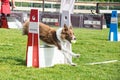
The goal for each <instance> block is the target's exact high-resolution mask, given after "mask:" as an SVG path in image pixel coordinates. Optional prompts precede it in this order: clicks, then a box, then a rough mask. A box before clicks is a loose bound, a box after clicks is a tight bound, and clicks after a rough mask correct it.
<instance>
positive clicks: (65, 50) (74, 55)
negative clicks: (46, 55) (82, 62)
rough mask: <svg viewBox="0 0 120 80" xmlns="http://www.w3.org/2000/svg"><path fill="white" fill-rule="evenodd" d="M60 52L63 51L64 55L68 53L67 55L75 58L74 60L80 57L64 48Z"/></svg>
mask: <svg viewBox="0 0 120 80" xmlns="http://www.w3.org/2000/svg"><path fill="white" fill-rule="evenodd" d="M62 50H63V51H64V52H66V53H69V54H70V55H71V56H73V57H76V58H78V57H80V54H75V53H73V52H72V51H70V50H67V49H66V48H64V47H62Z"/></svg>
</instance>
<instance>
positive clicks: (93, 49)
mask: <svg viewBox="0 0 120 80" xmlns="http://www.w3.org/2000/svg"><path fill="white" fill-rule="evenodd" d="M74 32H75V35H76V37H77V43H75V44H73V45H72V48H73V52H75V53H80V54H81V57H80V58H78V59H76V58H73V62H75V63H77V64H78V65H77V66H76V67H73V66H69V65H55V66H54V67H50V68H41V69H38V68H27V67H26V65H25V58H26V53H25V52H26V43H27V36H22V31H21V30H17V29H0V80H120V75H119V74H120V42H110V41H108V32H109V29H103V30H91V29H82V28H75V29H74ZM108 60H118V62H115V63H108V64H99V65H86V64H87V63H91V62H100V61H108Z"/></svg>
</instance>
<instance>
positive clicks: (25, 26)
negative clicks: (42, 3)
mask: <svg viewBox="0 0 120 80" xmlns="http://www.w3.org/2000/svg"><path fill="white" fill-rule="evenodd" d="M28 29H29V19H28V20H26V21H25V22H24V23H23V29H22V34H23V35H28Z"/></svg>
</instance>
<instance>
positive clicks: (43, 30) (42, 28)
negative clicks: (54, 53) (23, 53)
mask: <svg viewBox="0 0 120 80" xmlns="http://www.w3.org/2000/svg"><path fill="white" fill-rule="evenodd" d="M29 23H30V22H29V21H28V20H27V21H26V22H25V23H24V24H23V35H28V28H29ZM39 33H40V35H39V38H40V40H42V41H43V42H44V43H46V44H47V45H48V46H56V47H57V48H58V49H59V50H60V51H62V53H63V54H64V56H65V57H66V58H67V61H68V63H69V64H70V65H72V66H75V65H76V64H75V63H72V62H71V61H70V59H69V58H68V57H67V56H66V54H65V53H69V54H70V55H71V56H73V57H79V56H80V54H75V53H73V52H72V51H70V50H68V49H66V48H65V44H66V43H67V42H69V43H70V44H71V43H72V42H75V41H76V38H75V35H74V33H73V30H72V27H71V26H70V27H67V26H66V24H64V27H63V28H59V29H57V30H56V29H54V28H51V27H50V26H48V25H46V24H44V23H41V22H40V23H39Z"/></svg>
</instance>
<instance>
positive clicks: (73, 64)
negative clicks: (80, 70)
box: [61, 50, 76, 66]
mask: <svg viewBox="0 0 120 80" xmlns="http://www.w3.org/2000/svg"><path fill="white" fill-rule="evenodd" d="M61 52H62V53H63V55H64V57H65V58H66V59H67V62H68V63H69V64H70V65H72V66H76V64H75V63H73V62H72V60H70V59H69V58H68V56H67V55H66V52H65V51H64V50H61Z"/></svg>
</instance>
